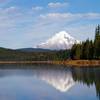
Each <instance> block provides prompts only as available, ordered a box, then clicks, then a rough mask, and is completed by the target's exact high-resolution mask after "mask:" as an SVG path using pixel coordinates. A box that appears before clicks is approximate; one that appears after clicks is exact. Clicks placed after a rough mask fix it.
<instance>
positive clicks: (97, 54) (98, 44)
mask: <svg viewBox="0 0 100 100" xmlns="http://www.w3.org/2000/svg"><path fill="white" fill-rule="evenodd" d="M94 58H95V59H99V58H100V25H98V26H97V28H96V31H95V40H94Z"/></svg>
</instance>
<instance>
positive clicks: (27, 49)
mask: <svg viewBox="0 0 100 100" xmlns="http://www.w3.org/2000/svg"><path fill="white" fill-rule="evenodd" d="M16 50H17V51H22V52H48V51H52V50H49V49H41V48H20V49H16Z"/></svg>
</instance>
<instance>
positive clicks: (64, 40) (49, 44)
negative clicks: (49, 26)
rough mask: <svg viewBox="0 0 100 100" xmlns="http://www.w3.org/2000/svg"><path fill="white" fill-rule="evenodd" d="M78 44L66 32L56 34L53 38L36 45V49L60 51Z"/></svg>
mask: <svg viewBox="0 0 100 100" xmlns="http://www.w3.org/2000/svg"><path fill="white" fill-rule="evenodd" d="M77 43H80V42H79V41H78V40H76V39H75V38H74V37H72V36H71V35H70V34H68V33H67V32H66V31H61V32H59V33H56V34H55V35H54V36H53V37H51V38H50V39H48V40H47V41H46V42H44V43H41V44H39V45H37V48H43V49H51V50H61V49H63V50H64V49H70V48H71V47H72V46H73V44H77Z"/></svg>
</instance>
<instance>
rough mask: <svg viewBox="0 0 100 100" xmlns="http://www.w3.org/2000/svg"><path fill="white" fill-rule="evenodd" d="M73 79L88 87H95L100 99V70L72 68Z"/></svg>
mask: <svg viewBox="0 0 100 100" xmlns="http://www.w3.org/2000/svg"><path fill="white" fill-rule="evenodd" d="M71 72H72V77H73V80H74V81H76V82H77V81H78V82H80V83H83V84H85V85H87V86H88V87H90V86H92V85H95V88H96V93H97V96H98V97H99V99H100V68H72V69H71Z"/></svg>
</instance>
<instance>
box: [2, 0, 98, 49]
mask: <svg viewBox="0 0 100 100" xmlns="http://www.w3.org/2000/svg"><path fill="white" fill-rule="evenodd" d="M97 24H100V0H0V47H7V48H23V47H34V45H36V44H39V43H41V42H44V41H45V40H47V39H48V38H49V37H51V36H53V35H54V34H55V33H57V32H59V31H63V30H65V31H66V32H68V33H70V34H71V35H72V36H74V37H75V38H77V39H79V40H85V39H87V38H88V37H89V38H90V39H93V37H94V31H95V26H96V25H97Z"/></svg>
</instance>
